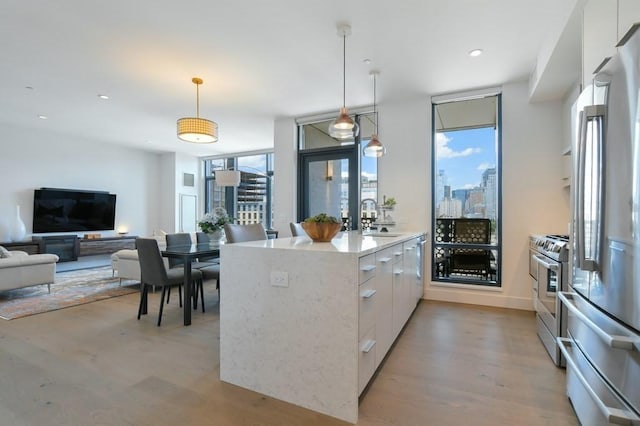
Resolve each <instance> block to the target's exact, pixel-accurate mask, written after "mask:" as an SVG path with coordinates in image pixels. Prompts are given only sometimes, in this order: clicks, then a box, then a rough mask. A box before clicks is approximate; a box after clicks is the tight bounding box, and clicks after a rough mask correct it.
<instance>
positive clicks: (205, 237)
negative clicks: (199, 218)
mask: <svg viewBox="0 0 640 426" xmlns="http://www.w3.org/2000/svg"><path fill="white" fill-rule="evenodd" d="M196 242H197V243H209V242H211V237H210V236H209V234H207V233H206V232H196ZM198 261H200V262H207V263H216V264H219V263H220V258H219V257H213V256H211V257H200V258H198Z"/></svg>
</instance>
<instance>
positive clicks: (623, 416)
mask: <svg viewBox="0 0 640 426" xmlns="http://www.w3.org/2000/svg"><path fill="white" fill-rule="evenodd" d="M556 342H557V345H558V346H559V347H560V351H561V352H562V355H564V358H565V359H566V360H567V365H568V366H569V367H571V368H572V369H573V372H574V373H575V375H576V377H577V378H578V380H579V381H580V382H581V383H582V386H583V387H584V389H585V390H586V391H587V393H588V394H589V396H590V397H591V399H593V402H594V403H595V405H596V406H597V407H598V409H599V410H600V412H601V413H602V415H603V416H604V417H606V418H607V420H608V421H609V423H615V424H632V423H634V422H637V421H638V420H640V417H638V416H636V415H635V414H633V413H632V412H630V411H627V410H621V409H619V408H613V407H609V406H607V405H606V404H605V403H604V401H602V399H600V397H599V396H598V394H597V393H596V391H594V390H593V388H592V387H591V385H590V384H589V382H588V381H587V379H586V378H585V377H584V376H583V375H582V373H581V372H580V369H579V368H578V366H577V365H576V362H575V360H574V359H573V357H572V356H571V354H570V353H569V351H568V350H567V346H573V345H572V342H571V340H570V339H567V338H563V337H557V338H556ZM578 350H580V349H578Z"/></svg>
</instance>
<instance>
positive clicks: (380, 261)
mask: <svg viewBox="0 0 640 426" xmlns="http://www.w3.org/2000/svg"><path fill="white" fill-rule="evenodd" d="M392 250H393V249H385V250H382V251H380V252H378V253H376V269H377V274H376V278H375V279H376V280H377V281H378V283H377V290H378V293H377V294H376V296H377V300H376V341H377V346H378V348H377V350H376V367H377V366H378V365H380V363H381V362H382V359H383V358H384V356H385V355H386V353H387V351H388V350H389V348H391V344H392V343H393V338H394V337H395V336H394V333H393V252H392Z"/></svg>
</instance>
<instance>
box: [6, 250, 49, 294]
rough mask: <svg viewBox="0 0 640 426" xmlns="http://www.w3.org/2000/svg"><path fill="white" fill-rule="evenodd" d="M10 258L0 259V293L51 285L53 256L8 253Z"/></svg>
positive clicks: (17, 252)
mask: <svg viewBox="0 0 640 426" xmlns="http://www.w3.org/2000/svg"><path fill="white" fill-rule="evenodd" d="M9 253H10V256H9V257H6V258H1V259H0V291H5V290H13V289H16V288H22V287H29V286H33V285H40V284H46V285H47V289H48V290H49V292H51V283H52V282H53V281H54V279H55V275H56V262H57V261H58V256H57V255H55V254H32V255H29V254H27V253H25V252H23V251H17V250H16V251H10V252H9Z"/></svg>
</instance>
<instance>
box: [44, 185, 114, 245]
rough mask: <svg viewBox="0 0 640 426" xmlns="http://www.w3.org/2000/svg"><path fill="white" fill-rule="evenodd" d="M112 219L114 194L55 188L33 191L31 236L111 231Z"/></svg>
mask: <svg viewBox="0 0 640 426" xmlns="http://www.w3.org/2000/svg"><path fill="white" fill-rule="evenodd" d="M115 217H116V196H115V194H109V193H108V192H94V191H79V190H72V189H57V188H41V189H36V190H35V191H34V195H33V233H34V234H38V233H45V232H81V231H106V230H112V229H114V228H115V226H114V224H115Z"/></svg>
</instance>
